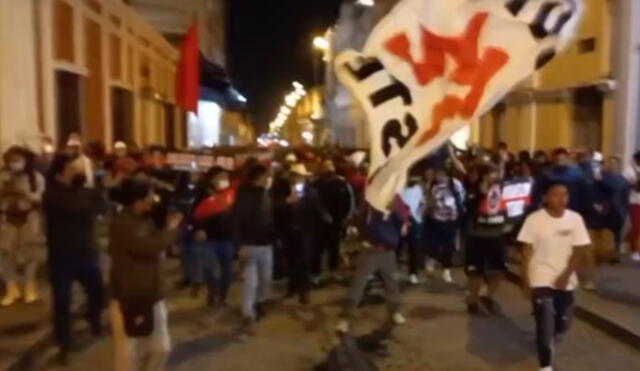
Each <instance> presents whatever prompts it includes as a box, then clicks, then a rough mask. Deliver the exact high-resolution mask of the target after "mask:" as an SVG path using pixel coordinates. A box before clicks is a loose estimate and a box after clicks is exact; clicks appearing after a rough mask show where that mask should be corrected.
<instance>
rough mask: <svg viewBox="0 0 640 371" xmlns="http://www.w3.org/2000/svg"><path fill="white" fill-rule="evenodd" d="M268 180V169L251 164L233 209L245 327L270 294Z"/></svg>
mask: <svg viewBox="0 0 640 371" xmlns="http://www.w3.org/2000/svg"><path fill="white" fill-rule="evenodd" d="M271 183H272V178H271V172H270V171H269V169H268V168H267V167H265V166H263V165H260V164H254V165H251V166H250V168H249V169H248V170H247V173H246V183H245V184H243V185H242V186H241V187H240V188H239V189H238V195H237V198H236V202H235V205H234V208H233V211H232V212H233V236H234V240H235V243H236V246H239V247H240V252H239V255H240V259H241V261H243V262H244V272H243V275H244V292H243V298H242V314H243V316H244V318H245V321H246V322H247V324H250V323H251V322H253V321H255V320H256V319H257V316H258V312H260V311H261V309H262V306H261V304H262V303H264V302H265V301H266V300H267V299H268V297H269V293H270V288H271V280H272V277H273V243H274V240H275V235H276V232H275V226H274V221H273V206H272V202H271V197H270V196H269V192H268V189H269V188H270V187H271Z"/></svg>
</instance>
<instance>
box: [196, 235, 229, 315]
mask: <svg viewBox="0 0 640 371" xmlns="http://www.w3.org/2000/svg"><path fill="white" fill-rule="evenodd" d="M202 248H203V250H202V253H203V254H202V265H203V274H204V282H205V283H206V284H207V288H208V289H209V295H210V296H211V299H213V300H214V301H216V302H219V303H225V302H226V300H227V294H228V293H229V287H230V286H231V281H232V278H233V257H234V253H235V249H234V247H233V243H232V242H231V241H230V240H219V241H206V242H204V243H203V246H202Z"/></svg>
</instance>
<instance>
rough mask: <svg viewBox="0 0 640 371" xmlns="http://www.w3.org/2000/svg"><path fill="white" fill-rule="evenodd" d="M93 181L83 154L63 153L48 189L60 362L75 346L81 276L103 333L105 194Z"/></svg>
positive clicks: (92, 318) (96, 328) (93, 320)
mask: <svg viewBox="0 0 640 371" xmlns="http://www.w3.org/2000/svg"><path fill="white" fill-rule="evenodd" d="M86 181H87V179H86V176H85V174H84V169H83V167H82V163H81V162H79V161H78V157H77V156H73V155H69V154H60V155H58V156H57V157H56V158H55V159H54V160H53V162H52V164H51V172H50V178H49V180H48V184H47V189H46V191H45V193H44V211H45V216H46V234H47V242H48V249H49V255H48V256H49V261H48V263H49V275H50V279H51V286H52V290H53V316H54V330H55V337H56V340H57V342H58V345H59V346H60V350H61V353H60V361H61V362H66V360H67V357H68V353H69V351H70V350H71V348H72V338H71V300H72V298H71V291H72V290H71V289H72V283H73V281H75V280H77V281H78V282H79V283H80V284H81V285H82V287H83V288H84V290H85V292H86V295H87V298H88V311H89V313H88V317H87V318H88V319H89V322H90V324H91V329H92V332H93V334H94V335H96V336H97V335H100V333H101V324H100V316H101V312H102V308H103V304H104V303H103V301H104V287H103V283H102V275H101V273H100V268H99V265H98V254H97V251H96V250H95V249H94V238H95V236H94V225H95V217H96V216H97V215H98V214H99V213H101V212H103V211H105V210H106V206H107V205H106V202H105V200H104V198H103V197H102V195H101V193H100V192H99V191H97V190H95V189H89V188H86V187H85V183H86Z"/></svg>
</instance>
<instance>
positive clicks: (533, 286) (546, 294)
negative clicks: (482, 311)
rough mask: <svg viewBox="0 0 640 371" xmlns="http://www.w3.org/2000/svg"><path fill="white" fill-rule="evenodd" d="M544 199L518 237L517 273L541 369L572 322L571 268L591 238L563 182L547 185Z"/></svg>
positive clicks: (545, 367) (545, 369)
mask: <svg viewBox="0 0 640 371" xmlns="http://www.w3.org/2000/svg"><path fill="white" fill-rule="evenodd" d="M543 202H544V208H542V209H540V210H538V211H536V212H534V213H533V214H531V215H530V216H529V217H528V218H527V220H526V221H525V223H524V226H523V227H522V230H521V231H520V235H519V236H518V240H519V241H520V242H522V243H523V244H524V248H523V272H522V277H523V284H524V290H525V293H527V295H529V294H530V296H531V300H532V303H533V310H534V316H535V320H536V339H537V340H536V344H537V348H538V360H539V361H540V369H541V370H543V371H551V370H552V369H553V368H552V362H553V359H552V356H553V349H554V347H555V344H556V343H557V342H558V341H559V340H560V338H561V337H562V335H564V334H565V333H566V332H567V331H568V330H569V327H570V324H571V319H572V314H573V303H574V297H573V290H574V289H575V288H576V287H577V286H578V277H577V275H576V271H577V269H578V267H579V265H580V260H581V259H582V257H583V254H584V251H585V250H586V247H587V246H589V245H590V244H591V240H590V239H589V233H588V232H587V228H586V226H585V224H584V220H583V219H582V217H581V216H580V214H578V213H576V212H574V211H571V210H568V209H567V205H568V203H569V192H568V189H567V187H566V186H565V185H564V184H561V183H551V184H549V185H548V187H547V189H546V191H545V193H544V199H543Z"/></svg>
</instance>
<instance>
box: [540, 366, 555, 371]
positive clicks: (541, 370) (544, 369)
mask: <svg viewBox="0 0 640 371" xmlns="http://www.w3.org/2000/svg"><path fill="white" fill-rule="evenodd" d="M540 371H553V367H551V366H549V367H545V368H541V369H540Z"/></svg>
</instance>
